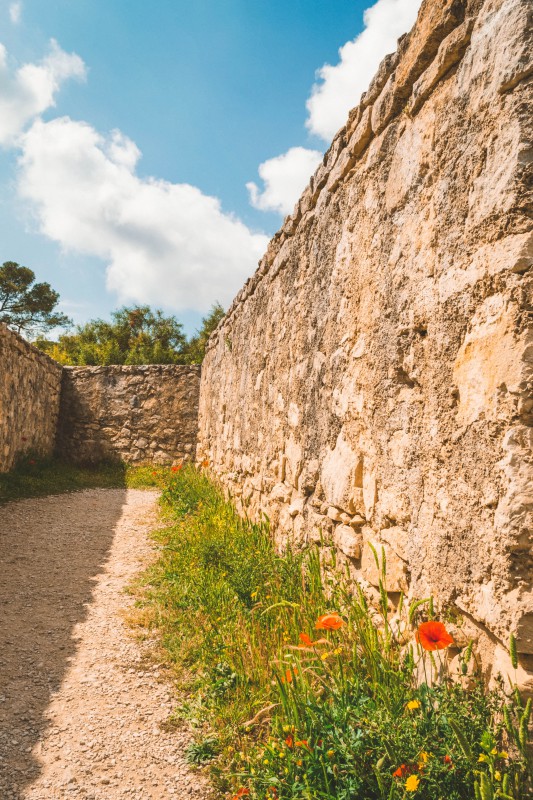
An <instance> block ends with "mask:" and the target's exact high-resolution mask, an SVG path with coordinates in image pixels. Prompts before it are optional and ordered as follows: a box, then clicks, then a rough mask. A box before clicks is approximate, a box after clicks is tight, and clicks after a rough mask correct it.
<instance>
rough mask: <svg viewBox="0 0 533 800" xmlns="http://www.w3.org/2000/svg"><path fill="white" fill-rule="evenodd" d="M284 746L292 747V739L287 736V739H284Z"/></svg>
mask: <svg viewBox="0 0 533 800" xmlns="http://www.w3.org/2000/svg"><path fill="white" fill-rule="evenodd" d="M285 744H286V745H287V747H294V739H293V738H292V736H287V738H286V739H285Z"/></svg>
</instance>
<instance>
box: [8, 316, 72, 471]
mask: <svg viewBox="0 0 533 800" xmlns="http://www.w3.org/2000/svg"><path fill="white" fill-rule="evenodd" d="M60 387H61V367H60V366H59V364H56V362H55V361H52V359H51V358H48V356H47V355H45V354H44V353H41V351H40V350H37V349H36V348H35V347H33V346H32V345H31V344H29V343H28V342H27V341H26V340H25V339H22V337H20V336H18V335H17V334H16V333H14V332H13V331H11V330H9V329H8V328H6V326H5V325H2V324H1V323H0V472H7V471H8V470H10V469H11V468H12V467H13V466H14V465H15V463H16V461H17V459H18V458H19V457H21V456H22V455H24V453H35V454H36V455H39V456H48V455H51V454H52V452H53V449H54V442H55V434H56V423H57V414H58V410H59V392H60Z"/></svg>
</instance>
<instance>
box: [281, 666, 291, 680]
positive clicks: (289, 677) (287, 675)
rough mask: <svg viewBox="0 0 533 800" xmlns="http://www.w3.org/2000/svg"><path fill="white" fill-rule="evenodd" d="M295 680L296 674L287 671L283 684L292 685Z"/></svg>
mask: <svg viewBox="0 0 533 800" xmlns="http://www.w3.org/2000/svg"><path fill="white" fill-rule="evenodd" d="M293 680H294V673H293V671H292V669H287V670H285V676H284V677H282V679H281V682H282V683H292V682H293Z"/></svg>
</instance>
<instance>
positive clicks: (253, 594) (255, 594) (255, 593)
mask: <svg viewBox="0 0 533 800" xmlns="http://www.w3.org/2000/svg"><path fill="white" fill-rule="evenodd" d="M258 594H259V592H252V594H251V595H250V597H251V598H252V600H255V598H256V597H257V595H258Z"/></svg>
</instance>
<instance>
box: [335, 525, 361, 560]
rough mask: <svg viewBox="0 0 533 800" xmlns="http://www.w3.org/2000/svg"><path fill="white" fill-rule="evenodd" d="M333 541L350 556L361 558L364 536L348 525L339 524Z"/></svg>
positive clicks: (342, 551)
mask: <svg viewBox="0 0 533 800" xmlns="http://www.w3.org/2000/svg"><path fill="white" fill-rule="evenodd" d="M333 541H334V543H335V545H336V546H337V547H338V548H339V550H340V551H341V553H344V555H346V556H348V558H354V559H358V558H361V548H362V545H363V536H362V534H361V533H360V532H356V531H355V530H354V529H353V528H350V527H349V526H348V525H337V527H336V528H335V532H334V534H333Z"/></svg>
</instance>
